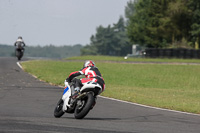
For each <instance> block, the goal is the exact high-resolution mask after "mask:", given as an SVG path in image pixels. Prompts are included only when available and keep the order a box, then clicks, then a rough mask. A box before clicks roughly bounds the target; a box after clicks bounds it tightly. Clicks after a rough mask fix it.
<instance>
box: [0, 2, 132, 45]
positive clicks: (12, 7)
mask: <svg viewBox="0 0 200 133" xmlns="http://www.w3.org/2000/svg"><path fill="white" fill-rule="evenodd" d="M128 1H129V0H0V44H8V45H13V43H14V42H15V41H16V39H17V37H18V36H22V37H23V39H24V41H25V43H26V44H27V45H31V46H36V45H41V46H44V45H49V44H53V45H57V46H58V45H74V44H83V45H86V44H89V43H90V37H91V35H92V34H95V33H96V28H97V27H98V26H99V25H103V26H104V27H107V26H108V25H109V24H110V25H112V24H113V23H117V21H118V20H119V17H120V16H124V10H125V6H126V5H127V2H128Z"/></svg>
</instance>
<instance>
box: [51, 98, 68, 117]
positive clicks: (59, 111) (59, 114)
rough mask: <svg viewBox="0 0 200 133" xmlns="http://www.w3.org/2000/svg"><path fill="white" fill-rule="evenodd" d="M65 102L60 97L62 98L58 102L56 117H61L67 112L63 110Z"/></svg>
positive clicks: (55, 110) (55, 111)
mask: <svg viewBox="0 0 200 133" xmlns="http://www.w3.org/2000/svg"><path fill="white" fill-rule="evenodd" d="M63 104H64V102H63V100H62V99H60V100H59V101H58V103H57V106H56V108H55V109H54V116H55V117H56V118H60V117H61V116H62V115H63V114H64V113H65V112H63V110H62V108H63Z"/></svg>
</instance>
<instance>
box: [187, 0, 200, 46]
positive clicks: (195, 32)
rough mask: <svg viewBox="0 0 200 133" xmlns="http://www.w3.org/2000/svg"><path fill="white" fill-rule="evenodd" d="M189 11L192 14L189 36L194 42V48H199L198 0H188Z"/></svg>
mask: <svg viewBox="0 0 200 133" xmlns="http://www.w3.org/2000/svg"><path fill="white" fill-rule="evenodd" d="M188 8H189V12H190V14H191V16H192V19H191V20H192V22H191V31H190V34H191V37H192V40H193V41H194V42H195V44H196V48H197V49H198V48H199V41H200V1H199V0H189V2H188Z"/></svg>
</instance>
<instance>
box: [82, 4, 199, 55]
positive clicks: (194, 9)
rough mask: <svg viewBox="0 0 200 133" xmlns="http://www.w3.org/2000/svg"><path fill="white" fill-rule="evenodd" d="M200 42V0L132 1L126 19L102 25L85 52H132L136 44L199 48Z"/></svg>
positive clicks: (111, 53)
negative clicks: (133, 45)
mask: <svg viewBox="0 0 200 133" xmlns="http://www.w3.org/2000/svg"><path fill="white" fill-rule="evenodd" d="M199 41H200V0H130V1H129V2H128V3H127V6H126V7H125V19H124V18H123V17H120V18H119V21H118V22H117V23H116V24H113V25H108V26H107V27H103V26H99V27H97V29H96V34H95V35H92V36H91V38H90V44H88V45H87V46H85V47H83V48H82V49H81V54H82V55H86V54H91V55H115V56H121V55H126V54H128V53H130V50H131V45H132V44H139V45H140V46H144V47H147V48H178V47H184V48H196V49H198V47H199Z"/></svg>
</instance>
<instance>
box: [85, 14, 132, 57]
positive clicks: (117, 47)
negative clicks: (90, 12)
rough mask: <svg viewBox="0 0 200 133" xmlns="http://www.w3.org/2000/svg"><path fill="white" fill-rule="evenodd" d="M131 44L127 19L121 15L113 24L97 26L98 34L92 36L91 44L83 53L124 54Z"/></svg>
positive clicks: (127, 51)
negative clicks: (126, 26) (126, 23)
mask: <svg viewBox="0 0 200 133" xmlns="http://www.w3.org/2000/svg"><path fill="white" fill-rule="evenodd" d="M130 46H131V44H130V43H129V39H128V37H127V33H126V28H125V21H124V19H123V17H120V18H119V20H118V22H117V23H116V24H113V26H111V25H108V26H107V27H105V28H104V27H103V26H99V27H97V29H96V34H95V35H92V36H91V38H90V44H89V45H87V46H85V47H84V48H83V49H82V50H81V54H82V55H112V56H122V55H126V54H128V53H129V51H130V48H129V47H130Z"/></svg>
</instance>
